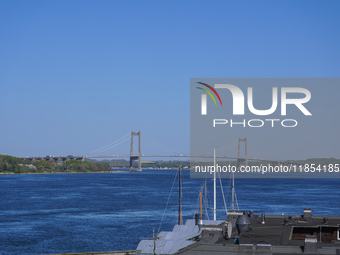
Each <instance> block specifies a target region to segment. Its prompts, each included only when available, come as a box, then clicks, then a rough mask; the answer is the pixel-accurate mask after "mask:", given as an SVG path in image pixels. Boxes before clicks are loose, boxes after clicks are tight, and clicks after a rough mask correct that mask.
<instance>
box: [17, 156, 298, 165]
mask: <svg viewBox="0 0 340 255" xmlns="http://www.w3.org/2000/svg"><path fill="white" fill-rule="evenodd" d="M130 157H131V158H135V159H138V157H139V155H129V154H125V155H107V156H58V157H54V156H49V157H21V159H23V160H24V159H28V160H30V161H33V160H54V161H58V160H61V161H65V160H67V159H74V160H84V159H86V158H130ZM141 157H148V158H157V157H158V158H159V157H163V158H213V156H207V155H183V154H179V155H144V154H142V155H141ZM216 158H217V159H232V160H246V158H242V157H240V158H238V157H229V156H216ZM247 160H248V161H249V160H250V161H261V162H271V163H278V164H282V163H283V164H303V162H292V161H285V160H272V159H259V158H247Z"/></svg>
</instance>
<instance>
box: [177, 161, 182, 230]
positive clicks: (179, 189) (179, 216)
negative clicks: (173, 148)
mask: <svg viewBox="0 0 340 255" xmlns="http://www.w3.org/2000/svg"><path fill="white" fill-rule="evenodd" d="M181 168H182V166H179V176H178V225H182V206H181V196H182V190H181Z"/></svg>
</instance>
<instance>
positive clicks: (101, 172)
mask: <svg viewBox="0 0 340 255" xmlns="http://www.w3.org/2000/svg"><path fill="white" fill-rule="evenodd" d="M142 170H162V171H164V170H171V171H173V170H178V169H175V168H167V169H165V168H162V169H154V168H143V169H142ZM183 170H184V171H187V170H190V169H182V171H183ZM103 173H133V172H129V170H112V171H98V172H53V173H0V175H22V174H103Z"/></svg>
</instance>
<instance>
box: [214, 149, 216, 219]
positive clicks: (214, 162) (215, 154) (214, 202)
mask: <svg viewBox="0 0 340 255" xmlns="http://www.w3.org/2000/svg"><path fill="white" fill-rule="evenodd" d="M214 220H216V151H215V149H214Z"/></svg>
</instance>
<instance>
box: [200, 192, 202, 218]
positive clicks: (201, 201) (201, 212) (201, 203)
mask: <svg viewBox="0 0 340 255" xmlns="http://www.w3.org/2000/svg"><path fill="white" fill-rule="evenodd" d="M200 213H201V218H200V219H201V220H202V219H203V218H202V191H201V192H200Z"/></svg>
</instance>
